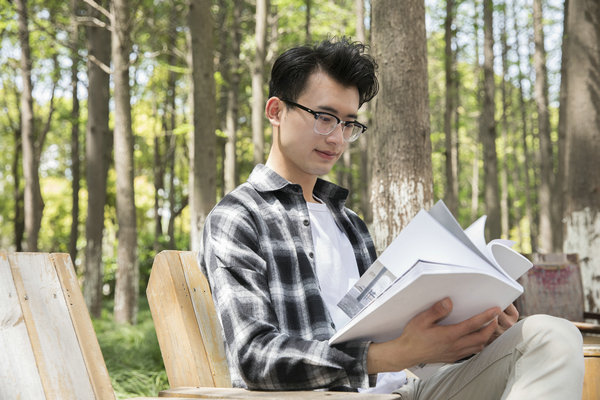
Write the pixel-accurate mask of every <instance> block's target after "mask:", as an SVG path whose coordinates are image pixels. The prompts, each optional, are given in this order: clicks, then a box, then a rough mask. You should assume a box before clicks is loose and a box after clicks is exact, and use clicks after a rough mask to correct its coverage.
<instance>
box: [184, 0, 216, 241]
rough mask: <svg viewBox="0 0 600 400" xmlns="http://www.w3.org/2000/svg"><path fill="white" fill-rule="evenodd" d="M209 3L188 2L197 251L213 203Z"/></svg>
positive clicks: (193, 223) (193, 233) (200, 0)
mask: <svg viewBox="0 0 600 400" xmlns="http://www.w3.org/2000/svg"><path fill="white" fill-rule="evenodd" d="M210 4H211V2H210V1H208V0H189V1H188V28H189V38H188V42H189V59H188V63H189V65H190V70H191V81H192V96H191V100H192V114H193V126H194V131H193V135H192V138H191V140H190V206H191V209H190V217H191V224H190V234H191V238H190V240H191V248H192V250H198V249H199V246H200V239H201V234H202V227H203V226H204V221H205V220H206V216H207V215H208V213H209V212H210V210H211V209H212V208H213V206H214V205H215V202H216V165H217V160H216V136H215V121H214V115H215V82H214V77H213V71H214V66H213V41H212V37H213V33H212V29H213V28H212V27H213V23H212V15H211V13H210V12H208V10H210Z"/></svg>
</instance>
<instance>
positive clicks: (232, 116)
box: [223, 0, 242, 193]
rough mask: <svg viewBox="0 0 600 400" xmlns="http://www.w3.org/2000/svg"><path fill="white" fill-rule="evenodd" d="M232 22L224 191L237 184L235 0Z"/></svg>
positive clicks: (237, 36) (238, 15) (239, 8)
mask: <svg viewBox="0 0 600 400" xmlns="http://www.w3.org/2000/svg"><path fill="white" fill-rule="evenodd" d="M232 13H233V21H232V22H233V23H232V25H233V26H232V33H231V55H230V56H229V57H228V59H229V63H228V64H229V72H228V74H227V76H228V77H229V82H227V84H228V88H227V114H226V118H225V119H226V128H225V132H226V134H227V143H226V144H225V171H224V182H223V184H224V193H229V192H231V191H232V190H233V189H235V187H236V186H237V183H238V182H237V181H238V179H237V157H236V147H237V145H236V143H237V130H238V97H239V96H238V93H239V86H240V44H241V41H242V32H241V27H240V26H241V17H242V16H241V13H242V4H241V1H240V0H235V1H234V4H233V7H232Z"/></svg>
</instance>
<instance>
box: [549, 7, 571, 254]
mask: <svg viewBox="0 0 600 400" xmlns="http://www.w3.org/2000/svg"><path fill="white" fill-rule="evenodd" d="M568 20H569V0H565V2H564V15H563V36H562V44H561V54H563V55H564V54H565V53H566V51H567V32H568V28H567V22H568ZM559 97H560V99H559V101H560V106H559V109H558V128H557V131H558V168H557V172H556V178H555V179H554V189H553V192H554V194H555V195H554V200H553V201H552V205H553V208H552V211H553V214H552V224H553V227H552V231H553V233H552V239H553V242H554V243H553V247H554V249H556V250H557V251H560V250H562V245H563V239H564V225H563V222H562V220H563V216H564V211H565V203H566V198H567V181H566V170H567V168H566V161H567V151H566V124H567V71H566V57H564V56H563V57H562V60H561V65H560V94H559Z"/></svg>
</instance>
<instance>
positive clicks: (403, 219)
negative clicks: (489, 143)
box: [370, 0, 433, 251]
mask: <svg viewBox="0 0 600 400" xmlns="http://www.w3.org/2000/svg"><path fill="white" fill-rule="evenodd" d="M373 46H374V49H375V59H376V60H378V62H379V66H380V73H379V78H380V89H381V90H380V92H379V95H378V96H377V99H376V102H375V118H374V120H375V124H374V125H375V126H374V128H373V132H372V135H373V138H372V139H373V141H372V145H373V147H372V149H371V151H370V153H371V154H377V157H376V158H375V159H374V162H373V172H372V174H373V180H372V185H373V186H372V195H371V198H372V199H373V237H374V241H375V245H376V248H377V249H378V250H379V251H381V250H383V249H384V248H385V247H386V246H387V245H388V244H389V243H390V242H391V241H392V240H393V238H394V237H395V236H396V235H397V234H398V233H399V232H400V230H401V229H402V228H403V227H404V226H406V225H407V224H408V222H409V221H410V220H411V219H412V218H413V217H414V216H415V215H416V214H417V212H418V211H419V210H420V209H421V208H423V207H426V208H428V207H430V206H431V205H432V200H433V178H432V164H431V140H430V136H429V134H430V132H429V99H428V88H427V84H428V83H427V43H426V33H425V4H424V1H423V0H404V1H401V2H397V1H395V0H381V1H376V2H374V3H373Z"/></svg>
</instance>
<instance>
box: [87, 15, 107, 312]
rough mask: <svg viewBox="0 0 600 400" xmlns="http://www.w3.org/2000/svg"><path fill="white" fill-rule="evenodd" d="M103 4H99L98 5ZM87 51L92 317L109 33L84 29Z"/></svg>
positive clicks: (99, 271)
mask: <svg viewBox="0 0 600 400" xmlns="http://www.w3.org/2000/svg"><path fill="white" fill-rule="evenodd" d="M100 4H102V3H100ZM88 10H89V13H90V16H93V17H95V18H99V19H101V18H102V17H101V16H100V13H99V12H97V11H95V10H92V9H91V8H89V9H88ZM86 34H87V39H86V40H87V52H88V62H87V69H88V120H87V127H86V149H85V159H86V181H87V190H88V196H87V197H88V199H87V219H86V221H85V238H86V244H85V269H84V280H83V295H84V298H85V303H86V305H87V307H88V309H89V310H90V313H91V314H92V316H94V317H100V314H101V311H102V280H103V273H104V264H103V262H102V238H103V236H104V206H105V204H106V177H107V172H108V165H109V159H110V153H111V139H110V134H111V132H110V130H109V127H108V113H109V110H108V103H109V100H110V90H109V83H110V75H109V74H108V72H107V71H108V66H109V65H110V47H111V46H110V32H109V31H108V30H106V29H105V28H99V27H87V29H86Z"/></svg>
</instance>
